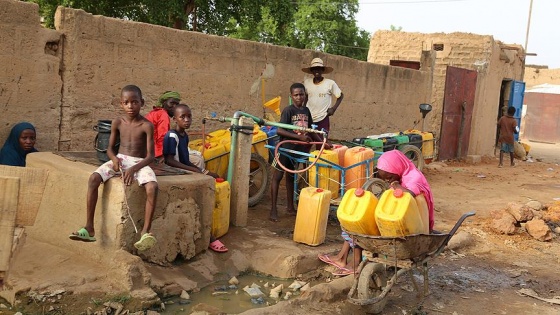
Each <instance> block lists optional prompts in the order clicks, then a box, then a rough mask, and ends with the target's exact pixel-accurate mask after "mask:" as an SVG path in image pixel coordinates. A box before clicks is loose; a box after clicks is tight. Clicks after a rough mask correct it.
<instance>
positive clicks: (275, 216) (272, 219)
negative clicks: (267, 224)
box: [268, 215, 280, 222]
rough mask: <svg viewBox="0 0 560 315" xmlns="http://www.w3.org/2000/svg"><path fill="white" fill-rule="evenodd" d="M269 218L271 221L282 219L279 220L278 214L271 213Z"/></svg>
mask: <svg viewBox="0 0 560 315" xmlns="http://www.w3.org/2000/svg"><path fill="white" fill-rule="evenodd" d="M268 219H269V220H270V221H272V222H278V221H280V220H278V216H277V215H271V216H270V217H269V218H268Z"/></svg>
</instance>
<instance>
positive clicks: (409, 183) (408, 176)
mask: <svg viewBox="0 0 560 315" xmlns="http://www.w3.org/2000/svg"><path fill="white" fill-rule="evenodd" d="M377 169H378V173H377V176H379V178H381V179H383V180H385V181H388V182H389V183H391V188H393V189H402V190H403V191H407V192H409V193H411V194H412V196H414V197H416V196H419V195H423V196H424V198H425V199H426V203H427V205H428V217H429V222H430V232H432V230H433V228H434V198H433V196H432V190H431V189H430V185H429V184H428V181H427V180H426V177H424V174H422V172H420V171H419V170H418V169H417V168H416V166H414V164H412V162H411V161H410V160H409V159H408V158H407V157H406V156H405V155H404V154H403V153H402V152H401V151H399V150H392V151H388V152H385V153H383V155H381V157H379V160H378V161H377Z"/></svg>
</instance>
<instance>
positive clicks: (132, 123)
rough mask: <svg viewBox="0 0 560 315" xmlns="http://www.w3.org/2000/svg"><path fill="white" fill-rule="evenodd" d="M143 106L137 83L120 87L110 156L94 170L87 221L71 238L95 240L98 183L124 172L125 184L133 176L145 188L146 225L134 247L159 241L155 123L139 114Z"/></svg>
mask: <svg viewBox="0 0 560 315" xmlns="http://www.w3.org/2000/svg"><path fill="white" fill-rule="evenodd" d="M142 106H144V99H143V98H142V91H140V88H138V87H137V86H135V85H127V86H125V87H124V88H123V89H122V91H121V108H122V109H123V112H124V115H123V116H122V117H120V118H116V119H114V120H113V122H112V124H111V136H110V137H109V147H108V148H107V156H108V157H109V159H110V160H109V161H107V162H106V163H105V164H103V165H101V166H100V167H99V168H98V169H97V170H95V172H94V173H93V174H91V176H90V178H89V182H88V192H87V221H86V225H85V227H83V228H81V229H80V230H78V231H77V232H74V233H72V234H70V236H69V237H70V239H71V240H75V241H84V242H94V241H95V229H94V227H93V225H94V224H93V222H94V216H95V206H96V204H97V196H98V188H99V185H101V183H104V182H105V181H107V180H108V179H109V178H111V177H113V176H118V175H121V176H122V180H123V181H124V183H125V184H126V185H131V184H132V182H133V181H134V180H137V181H138V184H139V185H143V186H144V188H145V189H146V210H145V213H144V227H143V228H142V234H141V235H142V236H141V238H140V240H139V241H138V242H136V243H134V247H136V248H137V249H138V250H140V251H143V250H147V249H149V248H151V247H152V246H154V244H155V243H156V239H155V237H153V236H152V234H151V233H150V228H151V225H152V218H153V216H154V210H155V207H156V197H157V193H158V184H157V180H156V175H155V173H154V171H153V170H152V169H151V168H150V167H149V166H148V165H149V164H150V163H151V162H152V161H153V160H154V138H153V134H154V127H153V125H152V124H151V123H150V122H149V121H148V120H147V119H146V118H144V117H143V116H142V115H140V109H141V108H142ZM119 138H120V147H119V153H118V154H116V152H115V145H116V143H117V139H119Z"/></svg>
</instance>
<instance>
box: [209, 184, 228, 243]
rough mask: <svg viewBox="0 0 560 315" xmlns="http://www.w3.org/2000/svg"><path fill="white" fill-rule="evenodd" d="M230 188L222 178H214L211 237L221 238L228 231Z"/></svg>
mask: <svg viewBox="0 0 560 315" xmlns="http://www.w3.org/2000/svg"><path fill="white" fill-rule="evenodd" d="M229 201H230V187H229V183H228V182H227V181H225V180H224V179H223V178H216V201H215V204H214V211H213V212H212V235H213V236H214V237H215V238H218V237H221V236H223V235H224V234H226V233H227V231H228V229H229V212H230V206H229Z"/></svg>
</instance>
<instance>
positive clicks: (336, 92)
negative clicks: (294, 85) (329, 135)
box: [301, 58, 344, 132]
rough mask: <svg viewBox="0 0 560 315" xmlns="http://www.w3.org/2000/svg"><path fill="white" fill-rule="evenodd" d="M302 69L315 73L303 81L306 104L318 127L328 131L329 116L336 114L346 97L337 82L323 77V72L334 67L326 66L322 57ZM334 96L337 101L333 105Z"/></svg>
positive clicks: (325, 72) (329, 71) (328, 71)
mask: <svg viewBox="0 0 560 315" xmlns="http://www.w3.org/2000/svg"><path fill="white" fill-rule="evenodd" d="M301 71H303V72H305V73H309V74H312V75H313V78H306V79H305V80H304V81H303V85H304V86H305V90H306V91H307V105H306V106H307V107H308V108H309V110H310V111H311V115H312V116H313V121H314V123H315V124H316V125H317V129H318V130H321V129H325V131H327V132H328V131H329V130H330V119H329V117H330V116H332V115H334V113H335V111H336V109H337V108H338V106H339V105H340V103H341V102H342V99H343V98H344V95H343V94H342V91H341V90H340V88H339V87H338V85H337V84H336V82H334V81H333V80H331V79H327V78H324V77H323V74H327V73H331V72H332V71H333V68H332V67H326V66H325V65H324V63H323V60H321V58H314V59H313V60H312V61H311V65H310V66H309V67H308V68H302V69H301ZM333 96H334V97H335V99H336V102H335V103H334V105H333V106H331V104H332V98H333Z"/></svg>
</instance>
